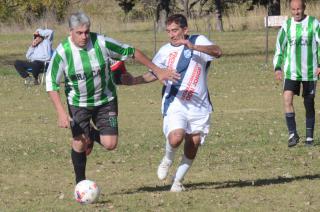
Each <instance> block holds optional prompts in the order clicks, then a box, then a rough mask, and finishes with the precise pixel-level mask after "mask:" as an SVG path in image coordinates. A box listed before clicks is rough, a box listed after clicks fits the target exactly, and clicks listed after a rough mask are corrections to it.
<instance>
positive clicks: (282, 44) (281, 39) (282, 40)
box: [273, 25, 287, 70]
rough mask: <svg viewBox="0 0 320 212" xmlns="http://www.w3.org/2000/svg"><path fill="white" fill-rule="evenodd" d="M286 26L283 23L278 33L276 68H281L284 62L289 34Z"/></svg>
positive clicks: (275, 55)
mask: <svg viewBox="0 0 320 212" xmlns="http://www.w3.org/2000/svg"><path fill="white" fill-rule="evenodd" d="M285 27H286V26H285V25H283V26H282V27H281V29H280V30H279V32H278V35H277V41H276V50H275V53H274V57H273V66H274V70H281V67H282V64H283V59H284V51H285V48H286V45H287V36H286V31H285Z"/></svg>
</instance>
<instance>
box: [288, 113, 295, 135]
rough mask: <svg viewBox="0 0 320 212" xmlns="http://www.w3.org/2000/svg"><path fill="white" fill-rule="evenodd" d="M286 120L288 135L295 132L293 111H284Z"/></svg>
mask: <svg viewBox="0 0 320 212" xmlns="http://www.w3.org/2000/svg"><path fill="white" fill-rule="evenodd" d="M286 122H287V127H288V131H289V135H290V134H292V133H294V134H297V129H296V120H295V113H286Z"/></svg>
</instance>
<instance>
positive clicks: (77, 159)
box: [71, 149, 87, 183]
mask: <svg viewBox="0 0 320 212" xmlns="http://www.w3.org/2000/svg"><path fill="white" fill-rule="evenodd" d="M71 159H72V164H73V168H74V173H75V175H76V183H78V182H80V181H81V180H85V179H86V163H87V156H86V152H76V151H74V150H73V149H72V150H71Z"/></svg>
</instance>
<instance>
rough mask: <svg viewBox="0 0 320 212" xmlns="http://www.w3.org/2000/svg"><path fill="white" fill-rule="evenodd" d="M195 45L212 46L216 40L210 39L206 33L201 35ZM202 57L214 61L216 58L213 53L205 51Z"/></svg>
mask: <svg viewBox="0 0 320 212" xmlns="http://www.w3.org/2000/svg"><path fill="white" fill-rule="evenodd" d="M195 45H203V46H211V45H214V42H213V41H210V40H209V39H208V38H207V37H206V36H204V35H199V36H198V38H197V40H196V42H195ZM201 57H203V59H204V60H205V61H212V60H213V59H214V57H212V56H211V55H208V54H205V53H201Z"/></svg>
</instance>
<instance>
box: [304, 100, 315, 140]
mask: <svg viewBox="0 0 320 212" xmlns="http://www.w3.org/2000/svg"><path fill="white" fill-rule="evenodd" d="M304 106H305V109H306V138H313V129H314V123H315V109H314V98H313V97H312V96H311V97H309V98H308V97H305V98H304Z"/></svg>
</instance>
